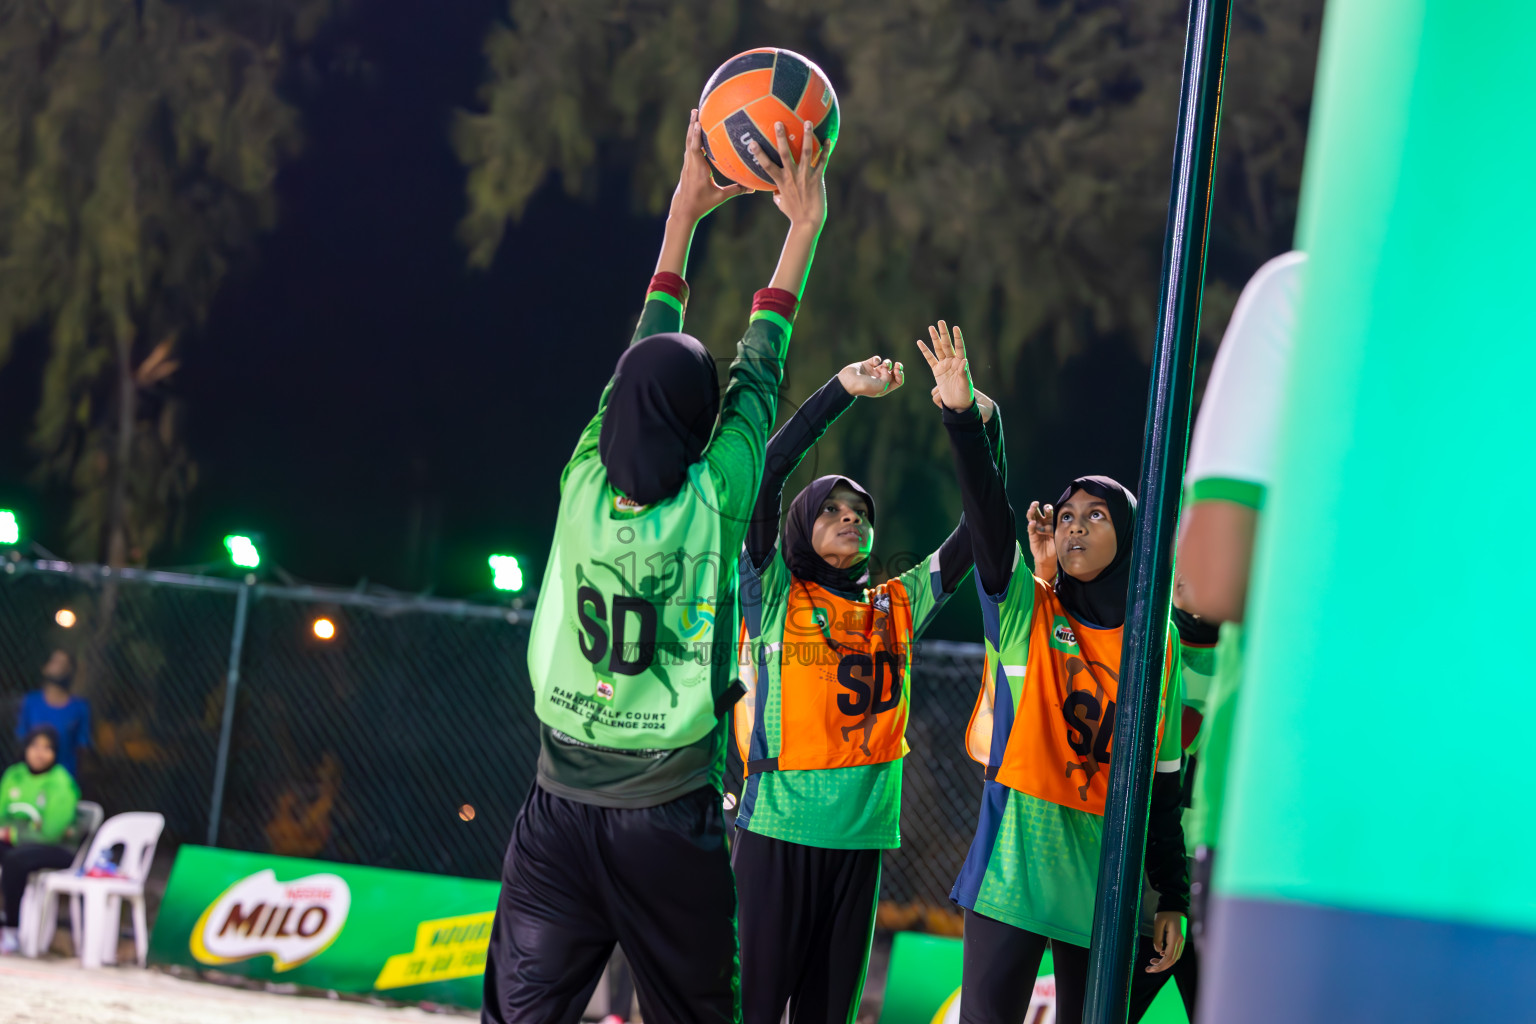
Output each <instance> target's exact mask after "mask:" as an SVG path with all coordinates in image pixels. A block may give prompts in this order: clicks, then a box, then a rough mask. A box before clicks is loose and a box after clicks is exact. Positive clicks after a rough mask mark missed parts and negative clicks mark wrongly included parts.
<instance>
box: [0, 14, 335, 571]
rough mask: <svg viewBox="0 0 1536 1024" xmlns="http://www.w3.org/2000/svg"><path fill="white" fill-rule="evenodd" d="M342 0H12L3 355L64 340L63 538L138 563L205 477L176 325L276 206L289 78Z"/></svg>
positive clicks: (48, 389)
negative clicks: (282, 88) (176, 375)
mask: <svg viewBox="0 0 1536 1024" xmlns="http://www.w3.org/2000/svg"><path fill="white" fill-rule="evenodd" d="M333 3H334V0H224V2H218V3H215V2H212V0H201V2H173V0H0V96H3V97H4V104H3V105H0V365H3V364H4V362H5V360H6V359H7V357H8V356H9V354H10V349H11V347H12V344H13V342H14V341H15V339H16V337H17V336H18V335H19V334H22V333H24V332H27V331H29V330H42V331H45V332H46V334H47V337H48V341H49V345H50V354H49V358H48V361H47V364H46V369H45V371H44V381H43V397H42V403H41V406H40V408H39V409H38V412H37V418H36V424H35V429H34V432H33V436H32V444H33V446H34V448H35V450H36V451H37V453H38V456H39V457H40V460H41V471H42V476H43V478H44V480H45V481H55V482H60V483H63V484H64V485H66V486H67V487H69V488H70V490H71V492H72V496H73V500H72V506H71V514H70V520H69V523H68V526H67V531H66V536H67V541H66V548H67V550H68V551H69V553H70V554H71V555H73V556H74V557H77V558H82V559H97V558H105V559H107V560H109V561H110V563H111V564H113V565H121V564H124V563H125V562H130V561H133V562H142V561H143V560H145V559H146V558H147V557H148V555H149V553H150V551H151V550H153V549H154V547H155V546H156V544H158V543H159V542H160V541H161V540H163V539H164V538H165V537H166V535H167V533H168V532H169V531H170V530H171V529H172V528H173V524H174V523H175V521H176V518H177V513H178V510H179V507H180V503H181V501H182V500H183V499H184V498H185V497H186V495H187V492H188V491H189V490H190V489H191V488H192V486H193V485H194V484H195V482H196V478H197V471H196V466H195V465H194V464H193V462H192V460H191V458H190V457H189V454H188V452H187V448H186V444H185V440H184V437H183V432H182V427H181V407H180V402H179V401H178V400H177V399H176V397H175V396H174V394H173V393H172V392H171V391H170V390H169V389H168V380H167V379H168V378H169V377H170V376H171V374H172V373H173V372H174V371H175V369H176V366H177V360H176V356H175V348H176V339H177V337H178V336H179V334H180V333H181V332H183V331H184V330H186V329H188V328H190V327H193V326H195V325H196V324H198V323H199V322H200V321H201V320H202V319H203V318H204V317H205V316H206V314H207V312H208V308H209V304H210V303H211V301H212V299H213V296H214V294H215V293H216V292H217V290H218V288H219V285H220V283H221V282H222V281H223V280H224V278H225V276H226V274H227V273H228V271H229V268H230V264H231V261H232V260H234V259H235V258H236V257H238V256H239V255H240V254H241V252H242V250H244V249H246V248H247V247H248V246H249V245H250V244H251V242H252V240H253V239H254V238H255V237H256V235H257V234H258V233H259V232H261V231H262V230H264V229H266V228H268V227H270V226H271V224H272V221H273V217H274V215H275V198H274V194H273V182H274V179H275V177H276V173H277V169H278V166H279V164H280V163H281V162H282V160H283V159H284V158H286V157H288V156H290V155H291V154H292V153H293V152H294V151H295V150H296V148H297V146H298V145H299V130H298V118H297V113H296V111H295V110H294V108H293V107H292V106H291V105H290V104H289V103H288V102H287V101H285V100H284V99H283V97H282V96H280V95H279V93H278V90H277V80H278V77H279V74H280V73H281V71H282V68H283V63H284V60H285V58H286V57H287V56H288V55H289V54H290V52H291V50H292V49H293V47H294V45H295V44H297V43H301V42H302V41H304V40H307V39H309V38H311V37H312V36H313V34H314V33H315V31H316V30H317V29H318V27H319V25H320V24H321V22H322V21H323V20H324V19H325V18H326V17H327V16H328V15H329V13H330V11H331V8H332V6H333Z"/></svg>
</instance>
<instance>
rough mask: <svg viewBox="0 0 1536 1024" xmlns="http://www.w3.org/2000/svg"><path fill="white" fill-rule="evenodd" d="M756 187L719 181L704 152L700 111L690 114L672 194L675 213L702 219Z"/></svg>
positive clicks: (694, 219)
mask: <svg viewBox="0 0 1536 1024" xmlns="http://www.w3.org/2000/svg"><path fill="white" fill-rule="evenodd" d="M751 191H752V190H751V189H749V188H747V187H746V186H745V185H737V184H734V183H733V184H730V185H726V186H724V187H723V188H722V187H721V186H719V185H716V184H715V179H714V175H712V174H711V173H710V170H709V159H708V158H707V157H706V156H705V155H704V131H703V129H701V128H700V127H699V112H698V111H697V110H695V111H693V112H692V113H690V114H689V115H688V135H687V141H686V142H685V143H684V144H683V171H682V173H681V174H680V175H678V179H677V189H676V190H675V191H674V192H673V193H672V214H673V215H674V216H677V217H681V218H683V219H685V220H689V221H699V220H702V219H703V218H704V217H705V216H706V215H707V214H708V213H709V212H710V211H711V210H713V209H714V208H715V207H717V206H719V205H720V204H721V203H723V202H725V201H726V200H727V199H730V198H732V197H734V196H739V195H741V194H742V193H743V192H751Z"/></svg>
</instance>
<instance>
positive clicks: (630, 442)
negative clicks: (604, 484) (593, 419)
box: [598, 334, 720, 505]
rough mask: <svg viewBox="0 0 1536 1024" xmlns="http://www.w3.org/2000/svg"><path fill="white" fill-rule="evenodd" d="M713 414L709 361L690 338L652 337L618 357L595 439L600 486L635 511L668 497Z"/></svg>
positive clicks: (715, 382) (716, 398) (695, 455)
mask: <svg viewBox="0 0 1536 1024" xmlns="http://www.w3.org/2000/svg"><path fill="white" fill-rule="evenodd" d="M719 413H720V381H719V379H718V378H717V377H716V376H715V361H714V359H713V358H711V356H710V354H709V350H708V349H706V348H705V347H704V346H703V345H701V344H699V341H698V339H697V338H693V337H691V336H689V335H687V334H653V335H651V336H650V337H648V338H642V339H641V340H640V341H638V342H636V343H635V344H633V345H631V346H630V347H629V350H628V351H626V352H625V353H624V354H623V355H622V356H620V357H619V365H618V368H617V369H615V370H614V374H613V390H612V391H610V392H609V394H608V409H607V412H605V413H604V415H603V429H602V433H601V435H600V436H599V437H598V454H599V455H601V456H602V460H603V468H604V469H606V470H607V471H608V482H609V483H611V484H613V486H614V487H616V488H618V489H619V491H620V492H621V493H623V495H624V496H625V497H627V498H629V499H631V500H633V501H636V502H638V503H640V504H641V505H649V504H651V503H653V502H657V501H661V500H662V499H663V498H670V497H671V496H672V495H674V494H676V493H677V492H678V490H679V489H681V488H682V486H683V481H684V480H686V479H687V478H688V467H689V466H691V465H692V464H693V463H695V462H697V461H699V459H700V458H701V457H702V456H703V455H704V448H705V447H706V446H707V445H708V444H709V438H710V435H711V434H713V433H714V430H715V417H716V416H718V415H719Z"/></svg>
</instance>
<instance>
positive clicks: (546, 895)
mask: <svg viewBox="0 0 1536 1024" xmlns="http://www.w3.org/2000/svg"><path fill="white" fill-rule="evenodd" d="M804 127H805V128H806V129H807V130H808V129H809V127H810V126H809V125H806V126H804ZM776 136H777V138H776V146H777V150H778V152H777V154H776V156H775V155H774V154H768V153H764V152H763V151H761V150H760V149H759V148H758V147H757V146H756V144H755V143H754V144H753V145H752V146H751V147H750V148H751V150H752V152H753V154H754V156H755V157H756V158H757V159H758V163H759V165H760V166H762V167H763V168H764V169H765V170H766V172H767V173H768V174H769V175H770V177H772V178H773V180H774V182H775V184H776V185H777V187H778V191H777V195H776V196H775V202H776V204H777V206H778V208H779V209H780V211H782V212H783V213H784V215H785V216H786V217H788V218H789V233H788V237H787V238H786V240H785V242H784V248H783V252H782V254H781V255H780V258H779V264H778V269H777V270H776V271H775V273H774V275H773V280H772V282H771V283H770V285H769V286H768V287H767V288H765V289H763V290H762V291H760V292H758V293H757V295H756V297H755V298H754V300H753V303H752V313H751V319H750V322H749V324H748V326H747V331H746V335H745V336H744V337H743V338H742V340H741V343H740V344H739V345H738V346H737V356H736V360H735V362H733V363H732V364H731V369H730V376H729V382H728V383H727V385H726V389H725V394H724V396H723V397H722V396H721V395H720V393H719V390H718V383H717V380H716V376H715V367H714V361H713V359H712V358H711V357H710V355H709V352H708V351H707V350H706V349H705V348H704V346H703V345H701V344H699V342H698V341H696V340H695V339H693V338H691V337H689V336H688V335H685V334H681V333H678V332H679V331H680V330H681V328H682V323H683V310H684V307H685V305H686V303H687V298H688V289H687V286H686V285H685V284H684V283H683V274H684V271H685V267H686V264H687V258H688V249H689V243H690V240H691V239H692V236H693V230H694V227H695V225H696V224H697V223H698V221H699V220H700V219H701V218H702V217H703V216H704V215H705V214H707V213H708V212H709V211H710V210H712V209H713V208H714V207H716V206H718V205H719V204H720V203H721V202H723V201H725V200H726V199H728V198H730V197H731V196H732V195H735V194H737V193H739V192H741V191H743V190H742V189H740V188H739V187H731V188H719V187H717V186H716V185H715V184H714V182H713V181H712V179H711V176H710V169H709V166H708V164H707V162H706V160H705V158H704V153H703V150H702V148H701V142H700V137H699V126H698V112H697V111H695V112H694V114H693V116H692V118H691V119H690V122H689V127H688V138H687V144H686V147H685V150H684V157H683V171H682V176H681V178H680V180H679V181H678V185H677V190H676V192H675V193H674V195H673V199H672V209H671V214H670V216H669V217H668V218H667V228H666V235H665V238H664V240H663V242H662V249H661V256H660V258H659V259H658V261H657V265H656V275H655V277H653V278H652V280H651V287H650V291H649V294H647V296H646V302H645V309H644V312H643V313H642V314H641V316H640V323H639V326H638V327H637V328H636V330H635V336H634V341H633V342H632V343H631V345H630V348H629V350H628V351H627V352H625V353H624V354H623V355H622V356H621V357H620V358H619V361H618V366H617V368H616V370H615V371H614V374H613V378H612V380H611V381H610V382H609V384H608V386H607V388H606V389H605V390H604V392H603V396H602V398H601V400H600V401H599V403H598V410H597V415H596V416H594V417H593V418H592V421H591V422H590V423H589V424H588V425H587V427H586V429H585V430H584V431H582V434H581V438H580V440H579V441H578V442H577V445H576V451H575V454H573V455H572V456H571V460H570V462H569V463H568V464H567V465H566V467H565V471H564V473H563V474H562V476H561V482H560V511H559V515H558V518H557V520H556V524H555V537H554V542H553V544H552V545H551V550H550V555H549V563H548V565H547V567H546V569H545V572H544V577H543V581H542V585H541V591H540V594H539V603H538V611H537V612H536V614H535V616H534V624H533V632H532V635H531V637H530V639H529V644H528V670H529V675H530V678H531V680H532V683H533V688H534V707H535V710H536V711H537V713H538V716H539V720H540V723H541V726H540V742H541V749H540V755H539V765H538V780H537V783H536V784H535V785H534V787H533V790H532V792H531V793H530V794H529V795H528V797H527V799H526V800H525V801H524V803H523V807H522V810H521V811H520V812H519V814H518V818H517V822H516V824H515V825H514V826H513V830H512V837H511V841H510V842H509V844H508V847H507V857H506V863H505V866H504V869H503V875H502V889H501V897H500V900H499V902H498V904H497V908H496V917H495V923H494V926H493V928H492V933H491V940H490V949H489V953H488V957H489V962H488V963H487V965H486V971H485V1000H484V1005H483V1010H482V1016H483V1019H484V1020H485V1021H487V1022H495V1024H504V1022H514V1021H515V1022H526V1024H568V1022H575V1021H577V1020H579V1019H580V1016H581V1013H582V1010H583V1009H584V1008H585V1007H586V1004H587V1000H588V998H589V996H590V995H591V993H592V990H593V989H594V987H595V986H596V985H597V981H598V977H599V975H600V974H601V973H602V970H603V965H604V964H605V963H606V962H607V961H608V956H609V953H610V952H611V951H612V949H613V946H614V944H615V943H616V942H617V943H618V944H620V945H621V946H622V947H623V949H624V953H625V955H626V956H627V958H628V959H629V962H630V966H631V968H632V970H633V973H634V979H635V987H636V990H637V993H638V995H639V999H640V1008H641V1012H642V1015H643V1016H644V1018H645V1020H646V1021H647V1022H651V1024H656V1022H688V1024H695V1022H701V1021H736V1020H739V1019H740V1001H739V996H738V971H737V955H736V949H737V946H736V927H735V924H736V921H735V915H736V891H735V886H734V882H733V879H732V876H731V868H730V862H729V859H728V855H727V853H726V846H725V823H724V820H723V812H722V810H721V806H720V784H721V779H722V773H723V770H724V752H725V722H726V714H727V712H728V709H729V707H730V703H731V697H732V696H733V692H732V680H733V678H734V676H735V657H734V644H733V643H732V639H733V637H732V631H733V628H734V626H735V623H736V604H735V600H736V554H737V552H739V551H740V550H741V543H742V537H743V535H744V534H745V532H746V526H747V522H748V519H749V518H750V516H751V512H752V505H753V502H754V500H755V499H756V497H757V489H758V484H759V482H760V480H761V479H762V475H763V458H764V449H765V447H766V445H767V442H768V433H769V431H770V429H771V428H772V425H773V420H774V411H775V399H776V396H777V392H778V387H779V382H780V380H781V378H782V373H783V360H784V355H785V351H786V349H787V348H788V345H789V334H790V325H791V323H792V322H793V320H794V316H795V311H796V306H797V304H798V303H799V299H800V294H801V290H802V289H803V287H804V284H805V278H806V274H807V272H808V270H809V268H810V265H811V257H812V254H813V252H814V251H815V247H816V240H817V237H818V235H819V234H820V232H821V227H822V223H823V221H824V219H825V215H826V199H825V195H824V189H823V185H822V168H823V167H824V165H825V161H824V160H821V161H818V162H817V166H811V165H810V162H807V163H806V164H800V165H797V164H796V162H795V160H794V158H793V157H792V156H791V155H790V152H789V145H788V140H787V133H786V129H785V126H784V125H782V124H780V125H778V126H777V127H776ZM736 692H739V689H738V690H737V691H736Z"/></svg>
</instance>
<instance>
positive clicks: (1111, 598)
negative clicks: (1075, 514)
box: [1051, 476, 1136, 629]
mask: <svg viewBox="0 0 1536 1024" xmlns="http://www.w3.org/2000/svg"><path fill="white" fill-rule="evenodd" d="M1076 491H1087V492H1088V493H1089V494H1091V495H1093V496H1094V497H1095V498H1098V499H1100V500H1101V501H1103V502H1104V503H1105V504H1106V505H1108V506H1109V521H1110V522H1111V523H1113V524H1114V526H1115V557H1114V558H1113V559H1111V560H1110V563H1109V564H1108V565H1106V566H1105V567H1104V570H1103V571H1102V572H1100V573H1099V574H1098V575H1097V576H1095V577H1094V578H1093V579H1091V580H1087V581H1086V582H1085V581H1083V580H1080V579H1077V578H1076V577H1075V576H1069V575H1068V574H1067V570H1065V569H1059V570H1058V571H1057V573H1056V596H1057V597H1058V598H1060V599H1061V604H1062V607H1064V608H1065V609H1066V610H1067V613H1068V614H1069V615H1071V616H1072V617H1073V618H1074V619H1077V620H1078V621H1079V622H1081V623H1083V624H1084V625H1087V626H1098V627H1100V628H1101V629H1115V628H1116V627H1119V626H1123V625H1125V601H1126V595H1127V592H1128V591H1129V590H1130V585H1131V539H1132V532H1133V529H1134V527H1135V524H1136V495H1134V494H1132V493H1131V492H1130V491H1128V490H1126V489H1125V488H1124V487H1122V486H1121V485H1120V483H1119V482H1118V481H1116V480H1113V479H1111V478H1109V477H1107V476H1080V477H1078V478H1077V479H1076V480H1073V481H1072V482H1071V483H1070V484H1068V485H1067V489H1066V490H1065V491H1062V492H1061V497H1060V498H1057V499H1056V515H1057V516H1058V517H1059V516H1060V515H1061V506H1062V505H1064V504H1066V502H1067V499H1068V498H1070V497H1072V495H1073V493H1074V492H1076ZM1055 525H1056V524H1055V523H1054V522H1053V523H1052V524H1051V526H1052V527H1053V528H1054V527H1055ZM1057 564H1058V565H1059V564H1060V563H1059V562H1058V563H1057Z"/></svg>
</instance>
